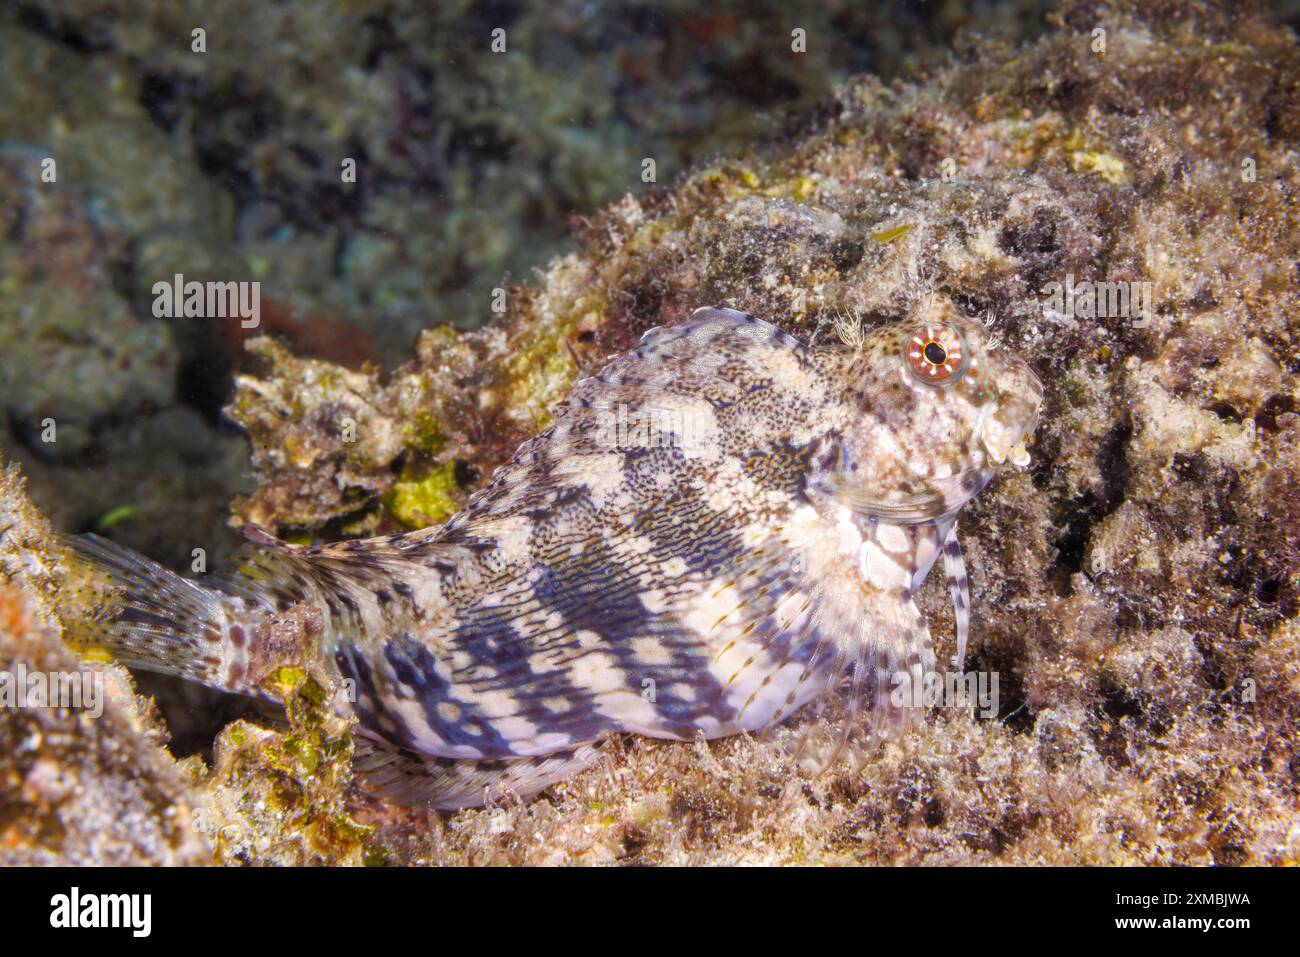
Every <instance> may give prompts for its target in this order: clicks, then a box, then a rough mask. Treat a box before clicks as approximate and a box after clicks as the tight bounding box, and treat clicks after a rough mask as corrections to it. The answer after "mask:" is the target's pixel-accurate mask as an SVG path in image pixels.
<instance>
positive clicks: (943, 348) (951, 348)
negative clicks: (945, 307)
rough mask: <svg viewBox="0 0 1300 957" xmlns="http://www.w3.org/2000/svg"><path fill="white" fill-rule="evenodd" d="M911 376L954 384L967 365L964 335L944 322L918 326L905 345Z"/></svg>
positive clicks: (904, 349) (928, 380)
mask: <svg viewBox="0 0 1300 957" xmlns="http://www.w3.org/2000/svg"><path fill="white" fill-rule="evenodd" d="M903 355H904V357H905V358H906V359H907V364H908V367H909V368H911V370H912V373H913V374H914V375H916V376H917V377H918V378H920V379H922V380H923V381H925V382H943V381H945V380H947V381H949V382H951V381H953V380H955V379H956V378H957V376H958V375H960V374H961V371H962V368H963V367H964V365H965V362H964V358H965V355H966V348H965V343H963V342H962V338H961V334H960V333H959V332H958V331H957V330H956V329H954V328H953V327H952V326H950V325H947V324H945V323H927V324H926V325H924V326H918V327H917V328H916V330H915V331H914V332H913V333H912V335H911V336H909V337H908V339H907V342H906V343H905V344H904V346H903Z"/></svg>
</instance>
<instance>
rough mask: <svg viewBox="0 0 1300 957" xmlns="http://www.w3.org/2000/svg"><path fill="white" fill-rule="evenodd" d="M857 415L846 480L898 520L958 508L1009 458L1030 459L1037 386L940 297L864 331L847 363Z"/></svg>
mask: <svg viewBox="0 0 1300 957" xmlns="http://www.w3.org/2000/svg"><path fill="white" fill-rule="evenodd" d="M844 369H845V376H846V380H847V381H846V382H845V383H844V384H845V385H846V386H847V388H848V389H849V390H850V393H851V395H852V396H853V402H854V403H855V407H854V419H855V421H854V422H853V423H852V425H851V426H850V427H849V429H848V430H847V431H848V434H847V435H846V440H845V443H844V449H845V453H846V455H845V457H846V462H847V467H848V470H849V473H851V474H850V475H848V476H845V473H844V471H843V470H841V475H842V476H844V477H845V481H844V482H843V483H842V484H843V487H844V489H845V490H846V491H847V493H848V495H849V497H850V499H851V504H852V505H853V506H854V507H855V509H856V510H857V511H860V512H866V513H868V514H871V515H874V516H876V517H879V518H883V519H888V520H892V521H896V522H900V523H919V522H927V521H937V520H940V519H942V518H944V517H946V516H949V515H952V514H955V513H956V511H957V510H958V509H960V508H961V506H962V505H963V504H965V502H966V501H968V500H969V499H970V498H972V497H973V496H974V495H975V494H977V493H978V492H979V490H980V489H982V488H983V487H984V486H985V485H986V484H987V483H988V482H989V481H990V480H991V479H992V477H993V476H994V474H995V473H996V471H997V469H998V467H999V466H1002V465H1003V464H1004V463H1007V462H1010V463H1012V464H1013V465H1017V466H1021V467H1023V466H1024V465H1027V464H1028V461H1029V457H1028V453H1027V452H1026V450H1025V443H1026V442H1027V441H1029V439H1030V437H1031V436H1032V434H1033V430H1034V427H1035V425H1036V423H1037V420H1038V413H1039V409H1040V407H1041V405H1042V399H1043V386H1042V383H1041V382H1040V381H1039V379H1038V376H1037V375H1035V374H1034V371H1033V370H1032V369H1031V368H1030V367H1029V364H1028V363H1027V362H1026V361H1025V360H1024V358H1023V357H1021V356H1019V355H1017V354H1016V353H1015V351H1014V350H1012V349H1009V348H997V347H995V346H994V344H993V343H991V342H990V337H989V334H988V331H987V330H986V329H985V327H984V326H983V325H982V324H981V323H979V322H976V321H975V320H973V319H970V318H969V317H967V316H965V315H963V314H962V313H961V311H960V310H959V309H957V307H956V306H955V305H953V304H952V303H951V302H950V301H948V300H946V299H943V298H941V297H929V298H927V299H925V300H923V301H922V302H920V303H918V305H917V306H916V307H915V308H914V309H913V310H912V311H911V313H910V314H909V315H908V317H907V318H906V319H904V320H903V321H901V322H896V323H891V324H889V325H886V326H882V327H880V328H878V329H875V330H872V331H870V332H868V333H866V334H865V335H864V336H863V337H862V339H861V342H860V343H859V344H858V345H857V347H856V349H855V351H854V353H853V357H852V360H851V361H850V362H848V363H847V364H846V365H845V366H844Z"/></svg>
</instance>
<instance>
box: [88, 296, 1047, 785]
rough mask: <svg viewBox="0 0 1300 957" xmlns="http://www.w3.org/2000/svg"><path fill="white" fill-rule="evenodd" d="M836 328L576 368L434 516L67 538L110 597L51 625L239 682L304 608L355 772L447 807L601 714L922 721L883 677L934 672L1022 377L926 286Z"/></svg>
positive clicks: (691, 325) (1038, 391)
mask: <svg viewBox="0 0 1300 957" xmlns="http://www.w3.org/2000/svg"><path fill="white" fill-rule="evenodd" d="M844 339H845V340H846V341H842V342H836V343H835V344H833V345H831V346H826V347H822V348H816V349H814V348H810V347H809V346H807V345H805V344H803V343H801V342H799V341H797V340H796V339H794V338H793V337H791V336H790V335H788V334H786V333H784V332H782V331H781V330H779V329H778V328H776V327H775V326H773V325H770V324H768V323H766V322H763V321H761V320H758V319H754V318H752V317H749V316H746V315H743V314H741V313H738V312H734V311H731V310H726V309H712V308H709V309H700V310H697V311H696V313H695V314H694V315H692V316H691V318H690V319H689V320H688V321H686V322H685V323H684V324H682V325H680V326H678V327H675V328H670V329H655V330H652V331H650V332H649V333H647V334H646V335H645V336H644V337H643V339H642V340H641V342H640V344H639V345H638V347H637V348H636V349H634V350H632V351H630V352H628V353H625V354H622V355H620V356H617V357H615V358H614V359H613V360H611V361H610V362H609V364H608V365H606V366H605V368H604V369H603V370H601V371H600V372H599V373H598V374H597V375H596V376H594V377H592V378H587V379H583V380H581V381H580V382H578V383H577V384H576V386H575V387H574V389H573V391H572V393H571V395H570V396H569V398H568V400H567V401H566V402H565V403H563V404H562V406H561V407H560V408H558V409H557V410H556V418H555V422H554V424H553V425H551V426H550V427H549V428H548V429H546V430H545V431H544V432H542V433H541V434H540V435H538V436H537V437H536V438H534V439H532V440H530V441H528V442H526V443H525V444H523V445H522V446H520V448H519V449H518V450H517V452H516V453H515V456H514V458H513V460H512V461H511V462H510V463H509V464H508V465H506V466H504V467H503V468H501V469H498V470H497V472H496V473H495V474H494V475H493V477H492V479H491V481H490V483H489V484H488V485H487V487H485V488H484V489H482V490H481V491H479V492H478V493H476V494H475V495H474V496H473V497H472V498H471V499H470V501H469V503H468V506H467V507H466V509H465V510H464V511H463V512H461V513H460V514H458V515H457V516H455V517H454V518H453V519H451V520H450V521H449V522H447V523H446V524H445V525H443V526H440V527H436V528H430V529H426V530H423V531H419V532H415V533H412V534H406V535H395V536H390V537H386V538H377V539H370V540H363V541H351V542H344V543H340V544H336V545H314V546H305V547H300V546H292V545H288V544H285V543H283V542H279V541H277V540H275V539H273V538H271V537H270V536H269V535H266V534H265V533H262V532H260V531H257V530H252V532H251V534H250V537H251V538H252V539H253V540H254V542H255V543H256V544H255V546H254V547H253V550H252V551H251V552H250V554H249V556H248V558H247V560H246V562H245V564H244V566H243V567H242V568H241V570H240V573H239V574H238V575H237V576H236V577H235V578H234V579H232V580H231V581H230V582H229V583H227V584H225V585H223V586H221V587H220V588H209V587H205V586H201V585H198V584H196V583H193V582H190V581H188V580H186V579H183V578H180V577H179V576H176V575H173V574H171V573H170V572H167V571H165V570H163V569H161V568H159V567H157V566H155V565H153V564H152V563H150V562H147V561H146V560H144V559H142V558H140V557H138V556H134V555H131V554H128V553H125V552H124V551H122V550H120V549H118V548H117V547H116V546H112V545H110V544H108V543H106V542H103V541H102V540H97V539H94V538H81V539H74V540H71V541H72V542H73V544H74V547H75V548H76V550H77V551H78V552H79V553H80V554H81V555H82V556H83V557H84V558H86V559H88V560H89V565H90V566H93V567H94V568H96V569H97V570H98V572H99V573H102V572H108V573H109V575H110V578H111V581H112V583H113V587H114V588H115V589H116V604H115V606H114V610H113V611H112V612H110V613H109V614H107V615H106V616H105V617H104V620H101V621H85V622H79V623H73V624H72V626H71V627H70V629H69V632H70V639H71V640H72V641H73V642H74V644H76V645H80V646H82V647H87V648H91V647H93V648H106V649H108V650H110V651H112V652H113V653H115V654H117V655H118V656H119V657H120V658H122V659H123V660H124V661H126V662H127V663H130V664H135V665H138V666H142V667H147V668H155V669H158V670H163V671H170V672H174V673H180V674H183V675H185V676H187V677H190V678H192V679H195V680H198V681H202V682H204V683H206V684H209V685H212V686H215V687H221V688H226V689H229V690H236V691H244V692H249V693H259V688H258V681H259V680H260V677H262V676H264V675H265V673H266V669H267V665H268V662H272V661H274V660H275V659H276V657H277V655H278V653H279V651H280V650H281V649H280V648H279V646H278V644H277V640H276V635H277V634H278V633H279V632H278V631H277V627H278V626H279V625H280V624H282V623H283V621H284V619H285V616H286V615H290V614H297V615H298V617H299V618H300V619H302V618H303V617H304V616H303V612H304V610H305V611H306V612H307V614H306V616H305V618H306V620H309V621H311V622H312V623H313V624H312V627H311V628H309V629H307V631H308V633H309V634H310V636H311V647H309V648H308V649H307V652H306V653H307V654H310V655H319V656H320V657H321V659H322V660H323V661H326V662H328V664H329V665H330V667H332V668H333V669H335V670H336V671H337V674H338V675H339V676H340V677H341V678H343V679H345V680H346V681H347V682H348V685H347V687H349V688H351V689H352V691H353V694H352V698H353V699H354V700H353V701H352V707H354V708H355V711H356V714H357V718H358V722H359V725H358V727H359V735H360V739H359V740H361V741H362V742H364V747H362V748H360V749H359V758H358V766H359V770H360V771H361V772H362V774H363V777H365V778H366V779H367V780H368V781H369V782H370V783H371V784H372V785H373V786H374V787H376V788H378V789H380V790H382V791H384V792H386V793H388V794H390V795H393V796H394V797H396V798H398V799H400V800H403V801H410V802H430V803H432V804H434V805H436V806H439V807H461V806H467V805H473V804H479V803H483V802H484V801H485V800H488V799H491V798H492V796H493V795H495V794H498V793H500V792H501V791H502V790H503V789H509V790H510V791H513V792H515V793H517V794H519V795H521V796H526V795H528V794H532V793H535V792H537V791H538V790H540V789H542V788H544V787H546V786H548V785H549V784H551V783H553V782H554V781H556V780H558V779H560V778H562V777H564V776H565V775H567V774H569V773H571V772H572V771H574V770H576V769H578V768H580V767H582V766H584V765H585V764H588V763H590V762H591V761H592V760H593V758H594V755H595V754H596V751H595V746H596V745H597V744H598V743H599V742H600V741H601V740H602V739H604V738H605V737H607V736H608V735H609V734H611V733H615V732H631V733H637V734H643V735H648V736H652V737H657V738H671V739H680V740H689V739H692V738H695V737H696V736H698V735H700V734H703V735H704V736H705V737H708V738H715V737H720V736H723V735H730V734H736V733H738V732H742V731H758V730H761V729H764V728H766V727H769V726H770V725H772V724H774V723H776V722H779V721H782V720H783V719H785V718H787V717H788V716H790V715H791V714H793V713H794V712H796V711H797V710H799V709H800V708H802V707H803V706H804V705H806V704H808V703H809V702H812V701H814V700H819V701H820V702H821V704H822V705H823V706H824V705H826V704H828V703H829V704H830V705H832V707H833V708H834V710H835V711H836V713H837V718H836V720H838V721H839V722H841V726H842V727H843V728H844V729H845V730H846V731H847V729H848V728H849V727H850V726H851V725H853V724H854V722H855V719H857V718H859V717H860V716H861V714H862V713H865V714H866V715H867V716H869V719H870V720H869V722H868V724H867V725H866V727H867V729H868V731H870V732H878V733H882V734H887V733H892V732H894V731H896V730H897V729H899V728H900V727H902V726H904V725H905V724H906V723H907V722H908V721H909V720H911V719H912V718H913V717H914V716H913V714H912V710H913V709H911V708H909V707H902V706H899V705H897V704H896V703H895V702H894V701H893V700H891V695H890V691H891V690H892V689H893V688H894V687H896V686H897V685H898V684H899V683H900V682H913V683H916V682H920V681H921V680H922V679H923V676H924V675H925V674H926V673H928V672H932V671H934V670H935V667H936V662H935V652H934V645H933V642H932V640H931V637H930V634H929V630H928V628H927V625H926V622H925V620H924V618H923V617H922V615H921V613H920V612H919V611H918V609H917V607H916V604H915V603H914V601H913V595H914V593H915V591H916V589H917V588H918V587H919V586H920V585H921V583H922V582H923V581H924V579H925V577H926V575H927V574H928V572H929V570H930V567H931V565H932V564H933V563H934V561H935V559H936V558H937V557H939V556H940V555H941V554H942V555H943V556H944V568H945V571H946V574H947V576H948V579H949V584H950V586H951V589H952V593H953V600H954V603H955V606H956V619H957V647H958V650H957V658H958V659H960V658H961V657H962V656H963V655H964V651H965V644H966V636H967V629H968V620H969V612H968V607H969V600H968V596H967V580H966V574H965V569H964V567H963V563H962V559H961V552H960V549H959V548H958V545H957V539H956V517H957V513H958V511H959V510H960V508H961V506H962V505H963V504H964V503H965V502H966V501H968V500H969V499H970V498H971V497H972V496H974V495H975V494H977V493H978V492H979V490H980V489H981V488H983V487H984V486H985V484H987V483H988V481H989V480H990V479H991V478H992V477H993V474H994V471H995V469H996V467H997V466H998V465H1000V464H1002V463H1003V462H1005V461H1007V460H1008V459H1010V460H1011V461H1013V462H1016V463H1018V464H1023V462H1024V461H1025V452H1024V446H1023V442H1024V440H1025V438H1026V437H1027V436H1028V435H1029V433H1030V432H1032V429H1033V426H1034V422H1035V419H1036V417H1037V413H1038V407H1039V403H1040V400H1041V397H1042V388H1041V386H1040V384H1039V382H1038V380H1037V378H1036V377H1035V376H1034V374H1033V372H1032V371H1030V369H1029V367H1028V366H1027V365H1026V364H1025V363H1024V362H1023V361H1022V360H1021V359H1020V358H1019V357H1017V356H1015V355H1012V354H1009V353H1007V352H1006V351H1004V350H997V349H993V348H990V346H989V343H988V339H987V333H986V331H985V329H984V327H983V326H982V325H981V324H980V323H978V322H975V321H973V320H971V319H968V318H966V317H964V316H962V315H960V314H959V313H958V311H957V310H956V309H955V308H954V307H953V306H952V304H951V303H949V302H947V301H946V300H943V299H941V298H937V297H931V298H927V299H925V300H923V301H921V302H919V303H918V304H917V306H916V307H915V308H914V309H913V310H912V313H911V314H910V315H909V316H908V317H907V318H906V319H904V320H903V321H902V322H898V323H894V324H889V325H885V326H881V327H879V328H876V329H874V330H872V331H868V332H866V333H863V332H861V331H860V330H857V329H856V328H855V330H854V332H853V334H851V335H847V336H845V337H844ZM858 724H859V725H860V724H861V722H858Z"/></svg>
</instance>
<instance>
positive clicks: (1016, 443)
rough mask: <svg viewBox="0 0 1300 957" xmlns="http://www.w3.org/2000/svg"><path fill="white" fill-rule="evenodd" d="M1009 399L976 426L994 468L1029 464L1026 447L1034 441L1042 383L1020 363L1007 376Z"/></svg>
mask: <svg viewBox="0 0 1300 957" xmlns="http://www.w3.org/2000/svg"><path fill="white" fill-rule="evenodd" d="M1009 378H1010V380H1011V381H1010V382H1009V383H1008V386H1009V387H1008V388H1005V389H1004V390H1003V394H1004V395H1006V396H1008V398H1006V399H1004V400H1003V401H1002V402H1000V403H999V404H998V406H997V408H996V409H995V410H991V414H987V415H985V416H984V417H983V419H982V420H981V421H980V424H979V437H980V444H982V445H983V446H984V451H985V454H986V455H987V456H988V458H989V461H990V462H992V463H993V464H994V465H1001V464H1003V463H1004V462H1010V463H1011V464H1012V465H1014V466H1016V468H1024V467H1025V466H1027V465H1028V464H1029V450H1028V449H1027V448H1026V446H1027V445H1029V444H1031V443H1032V441H1033V434H1034V430H1035V429H1036V428H1037V427H1038V415H1039V412H1040V411H1041V409H1042V404H1043V384H1042V382H1041V381H1039V378H1038V376H1037V375H1035V374H1034V371H1033V370H1032V369H1030V368H1029V366H1027V365H1024V364H1023V363H1020V364H1018V365H1017V366H1016V367H1015V368H1014V369H1013V370H1011V373H1010V376H1009Z"/></svg>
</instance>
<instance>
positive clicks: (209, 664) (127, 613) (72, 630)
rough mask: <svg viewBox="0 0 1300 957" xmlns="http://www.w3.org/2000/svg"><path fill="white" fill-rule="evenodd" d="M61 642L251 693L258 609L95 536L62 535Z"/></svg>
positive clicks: (98, 655)
mask: <svg viewBox="0 0 1300 957" xmlns="http://www.w3.org/2000/svg"><path fill="white" fill-rule="evenodd" d="M62 543H63V545H64V546H65V547H66V549H67V551H68V554H69V556H70V558H71V559H72V561H71V562H70V575H69V579H68V587H70V588H71V589H72V591H71V593H70V594H69V595H68V599H69V600H68V602H67V603H66V605H67V608H68V609H70V610H69V611H68V612H67V613H66V614H65V615H64V618H65V620H64V640H65V642H66V643H67V644H68V645H69V646H70V647H71V648H72V649H73V650H75V651H77V652H78V653H79V654H81V655H82V656H83V657H87V658H92V659H94V658H98V659H100V660H106V659H113V660H116V661H118V662H120V663H122V664H125V665H129V666H131V667H133V668H141V669H144V670H147V671H156V672H161V673H163V674H170V675H179V676H181V677H184V678H188V679H190V680H192V681H197V682H200V683H202V684H205V685H208V686H209V687H213V688H220V689H223V690H226V691H240V692H248V691H249V690H250V689H249V688H248V686H247V685H246V684H245V676H246V673H247V670H248V669H247V662H248V653H249V647H248V645H249V641H250V639H251V637H252V633H253V629H252V628H251V627H250V626H249V622H250V621H252V620H255V619H256V618H257V617H260V614H259V613H262V612H263V609H260V608H255V607H250V606H251V605H253V604H254V602H252V601H250V599H249V598H247V597H241V596H238V595H234V594H231V593H228V592H226V591H223V590H221V589H219V588H212V587H207V586H204V585H200V584H198V583H196V582H193V581H190V580H189V579H187V578H182V577H181V576H180V575H177V574H176V573H174V572H172V571H169V570H167V569H166V568H163V567H162V566H161V565H158V564H157V563H155V562H152V561H150V560H149V559H147V558H145V557H144V556H142V555H139V554H137V553H135V552H133V551H131V550H130V549H127V548H123V547H122V546H120V545H117V544H114V543H113V542H110V541H108V540H107V539H103V538H100V537H99V536H97V535H76V536H65V537H63V538H62Z"/></svg>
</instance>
